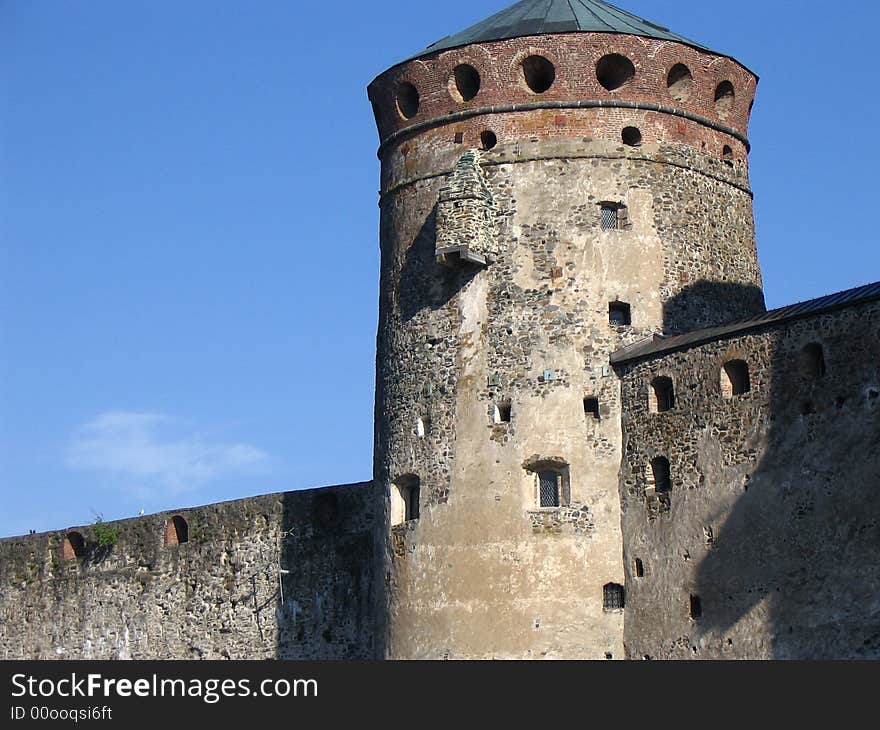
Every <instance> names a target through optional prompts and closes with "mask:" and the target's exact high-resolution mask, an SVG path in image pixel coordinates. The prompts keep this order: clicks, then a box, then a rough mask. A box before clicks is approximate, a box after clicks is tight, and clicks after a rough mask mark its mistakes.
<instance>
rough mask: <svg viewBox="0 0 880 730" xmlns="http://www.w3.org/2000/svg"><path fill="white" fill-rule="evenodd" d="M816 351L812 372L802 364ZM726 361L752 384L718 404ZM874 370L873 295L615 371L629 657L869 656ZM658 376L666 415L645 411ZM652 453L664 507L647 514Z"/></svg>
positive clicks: (876, 637) (874, 516)
mask: <svg viewBox="0 0 880 730" xmlns="http://www.w3.org/2000/svg"><path fill="white" fill-rule="evenodd" d="M811 343H817V344H820V345H821V347H822V351H823V353H824V363H825V373H824V374H823V375H815V374H810V373H808V372H806V371H805V370H804V368H803V356H802V353H803V348H804V347H805V346H806V345H809V344H811ZM731 359H741V360H744V361H745V362H747V363H748V366H749V373H750V384H751V389H750V390H749V391H748V392H747V393H745V394H743V395H738V396H733V397H730V398H725V397H724V396H723V395H722V388H721V378H722V366H723V364H724V363H725V362H727V361H729V360H731ZM878 362H880V303H878V302H871V303H865V304H861V305H855V306H851V307H848V308H846V309H842V310H839V311H836V312H831V313H826V314H822V315H813V316H810V317H806V318H803V319H796V320H793V321H789V322H782V323H777V324H774V325H772V326H766V327H764V328H761V329H759V330H758V331H755V332H751V333H747V334H741V335H738V336H735V337H729V338H723V339H719V340H716V341H713V342H709V343H707V344H704V345H700V346H696V347H692V348H689V349H687V350H684V351H681V352H673V353H670V354H665V355H657V356H655V357H652V358H649V359H647V360H645V361H642V362H637V363H630V364H625V365H623V366H622V367H621V379H622V397H623V413H624V416H623V427H624V434H625V449H624V460H623V464H622V467H621V475H620V491H621V502H622V505H623V535H624V557H625V562H626V565H627V582H626V590H627V606H626V614H627V617H626V624H625V641H626V646H627V654H628V656H630V657H632V658H642V657H644V656H649V657H651V658H658V659H659V658H675V659H684V658H780V659H790V658H878V657H880V630H878V626H880V597H878V594H877V591H876V586H877V585H880V502H878V500H877V494H876V492H877V487H878V485H880V451H878V448H877V446H878V444H880V386H878V383H880V371H878V365H877V364H878ZM661 374H662V375H668V376H670V377H671V378H672V379H673V381H674V383H675V394H676V402H675V407H674V408H673V409H672V410H670V411H667V412H664V413H654V414H652V413H650V412H649V409H648V400H649V387H650V382H651V380H652V379H653V378H654V377H656V376H657V375H661ZM658 455H662V456H665V457H666V458H668V459H669V462H670V465H671V470H670V472H671V479H672V490H671V492H670V493H669V495H668V496H669V499H670V509H669V511H668V512H666V513H664V514H661V515H659V517H658V518H657V519H654V520H651V519H649V515H648V514H647V513H646V499H645V487H646V473H647V467H648V465H649V464H650V462H651V460H652V459H653V458H655V457H656V456H658ZM637 559H638V560H639V561H641V564H642V566H643V568H644V577H637V576H636V575H635V570H634V565H635V561H636V560H637ZM691 596H697V597H698V598H699V599H700V608H701V611H702V615H701V616H699V617H697V618H692V617H691V615H690V597H691Z"/></svg>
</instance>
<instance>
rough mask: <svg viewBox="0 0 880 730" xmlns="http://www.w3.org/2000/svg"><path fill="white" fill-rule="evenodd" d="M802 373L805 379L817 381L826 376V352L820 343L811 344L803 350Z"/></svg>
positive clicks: (801, 358) (801, 357) (801, 359)
mask: <svg viewBox="0 0 880 730" xmlns="http://www.w3.org/2000/svg"><path fill="white" fill-rule="evenodd" d="M800 366H801V372H802V373H803V375H804V377H806V378H811V379H816V378H821V377H822V376H823V375H825V352H824V350H823V349H822V345H820V344H819V343H818V342H811V343H810V344H808V345H805V346H804V348H803V349H802V350H801V356H800Z"/></svg>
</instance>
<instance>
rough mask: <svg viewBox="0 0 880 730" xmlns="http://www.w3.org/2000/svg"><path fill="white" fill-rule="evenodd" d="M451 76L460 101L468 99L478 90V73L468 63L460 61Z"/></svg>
mask: <svg viewBox="0 0 880 730" xmlns="http://www.w3.org/2000/svg"><path fill="white" fill-rule="evenodd" d="M452 78H453V80H454V81H455V90H456V91H457V92H458V95H459V96H460V97H461V100H462V101H470V100H471V99H473V98H474V97H475V96H476V95H477V92H478V91H479V90H480V74H479V72H478V71H477V69H475V68H474V67H473V66H471V65H470V64H467V63H462V64H459V65H458V66H456V67H455V70H453V72H452Z"/></svg>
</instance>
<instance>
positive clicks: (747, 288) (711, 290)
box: [663, 280, 767, 335]
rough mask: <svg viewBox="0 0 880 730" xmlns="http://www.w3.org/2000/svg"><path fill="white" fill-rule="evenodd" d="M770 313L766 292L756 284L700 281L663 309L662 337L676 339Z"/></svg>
mask: <svg viewBox="0 0 880 730" xmlns="http://www.w3.org/2000/svg"><path fill="white" fill-rule="evenodd" d="M765 311H767V309H766V306H765V305H764V292H763V291H761V289H760V288H759V287H757V286H754V285H753V284H736V283H734V282H728V281H707V280H701V281H698V282H696V283H695V284H691V285H690V286H687V287H685V288H684V289H682V290H681V292H679V293H678V294H677V295H676V296H674V297H672V298H671V299H669V300H668V301H667V302H666V304H665V305H664V306H663V333H664V334H667V335H677V334H681V333H683V332H690V331H692V330H696V329H703V328H705V327H716V326H718V325H721V324H727V323H728V322H736V321H737V320H740V319H745V318H747V317H755V316H757V315H759V314H763V313H764V312H765Z"/></svg>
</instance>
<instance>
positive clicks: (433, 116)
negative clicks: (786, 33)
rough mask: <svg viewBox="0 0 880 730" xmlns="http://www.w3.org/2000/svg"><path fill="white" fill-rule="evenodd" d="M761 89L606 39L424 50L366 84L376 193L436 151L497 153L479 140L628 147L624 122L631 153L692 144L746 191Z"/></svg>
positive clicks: (693, 52) (713, 58) (724, 70)
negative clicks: (378, 177)
mask: <svg viewBox="0 0 880 730" xmlns="http://www.w3.org/2000/svg"><path fill="white" fill-rule="evenodd" d="M756 85H757V77H756V76H755V75H754V74H753V73H751V72H750V71H749V70H748V69H747V68H745V67H744V66H742V65H741V64H740V63H738V62H737V61H735V60H733V59H732V58H728V57H726V56H719V55H714V54H710V53H707V52H705V51H702V50H699V49H697V48H693V47H690V46H687V45H683V44H681V43H673V42H669V41H663V40H654V39H649V38H642V37H637V36H627V35H619V34H611V33H603V34H599V33H596V34H585V33H564V34H560V35H545V36H527V37H524V38H512V39H509V40H503V41H495V42H490V43H482V44H478V45H470V46H465V47H462V48H453V49H450V50H447V51H443V52H440V53H436V54H431V55H428V56H424V57H421V58H417V59H415V60H412V61H409V62H406V63H402V64H400V65H398V66H394V67H393V68H391V69H389V70H388V71H386V72H385V73H383V74H381V75H380V76H379V77H378V78H377V79H376V80H375V81H373V83H372V84H371V85H370V88H369V96H370V100H371V102H372V104H373V110H374V112H375V115H376V123H377V126H378V129H379V137H380V139H381V146H380V148H379V158H380V159H381V160H382V191H383V193H387V192H389V191H391V190H393V189H394V188H395V187H397V186H399V185H401V184H403V183H406V182H407V181H410V180H412V179H413V178H415V177H417V176H418V173H419V172H420V170H419V168H420V167H421V166H422V165H424V164H427V165H428V166H429V167H430V169H432V170H433V169H435V166H436V165H437V163H438V162H440V159H438V156H445V157H448V158H449V159H454V158H456V157H457V156H458V155H459V154H460V153H461V152H462V151H463V150H464V149H467V148H481V149H485V148H487V147H489V148H492V147H494V145H489V144H487V143H486V140H487V137H485V136H484V134H485V133H489V136H488V140H489V141H490V142H492V141H494V142H495V144H502V145H503V144H509V143H511V142H518V141H523V140H529V139H533V138H542V139H552V138H588V139H602V140H608V141H612V142H618V143H625V140H624V137H623V131H624V129H625V128H626V127H628V126H633V127H634V128H636V129H637V130H638V131H639V133H640V135H641V137H640V139H638V138H635V139H634V141H635V142H636V144H635V145H633V146H640V145H645V144H650V143H658V144H670V145H677V146H687V147H690V148H692V149H694V150H696V151H697V152H700V153H702V154H704V155H707V156H708V157H710V158H712V157H714V158H715V159H716V160H718V161H723V162H729V163H733V168H734V169H739V171H740V173H741V174H740V175H734V176H733V177H735V178H738V181H739V182H740V183H741V184H744V185H745V184H746V183H747V177H746V168H747V160H748V152H749V143H748V138H747V132H748V122H749V115H750V113H751V108H752V103H753V100H754V96H755V87H756ZM631 139H632V138H631ZM426 157H427V158H429V159H430V162H429V161H428V160H427V159H425V158H426ZM719 171H720V172H724V171H723V170H722V169H721V168H719ZM421 172H422V173H423V174H424V173H425V172H427V170H421Z"/></svg>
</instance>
